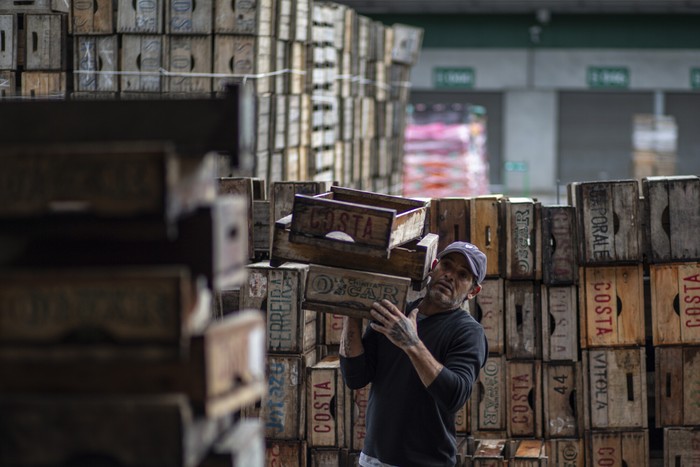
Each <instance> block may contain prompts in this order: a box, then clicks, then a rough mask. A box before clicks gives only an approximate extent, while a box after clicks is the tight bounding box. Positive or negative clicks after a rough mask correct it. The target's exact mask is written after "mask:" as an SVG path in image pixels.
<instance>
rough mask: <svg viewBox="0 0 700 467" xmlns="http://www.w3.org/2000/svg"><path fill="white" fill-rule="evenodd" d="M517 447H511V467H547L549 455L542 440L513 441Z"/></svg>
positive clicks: (509, 463) (509, 462)
mask: <svg viewBox="0 0 700 467" xmlns="http://www.w3.org/2000/svg"><path fill="white" fill-rule="evenodd" d="M511 442H512V443H514V444H516V446H511V452H512V454H511V459H510V460H509V461H508V465H509V466H513V467H547V453H546V452H545V442H544V440H542V439H522V440H511Z"/></svg>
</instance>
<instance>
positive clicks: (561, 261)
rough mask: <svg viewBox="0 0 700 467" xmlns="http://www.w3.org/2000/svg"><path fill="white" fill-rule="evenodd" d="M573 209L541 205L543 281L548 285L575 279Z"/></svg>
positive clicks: (575, 251)
mask: <svg viewBox="0 0 700 467" xmlns="http://www.w3.org/2000/svg"><path fill="white" fill-rule="evenodd" d="M577 245H578V238H577V231H576V208H574V207H573V206H542V282H544V283H545V284H547V285H564V284H575V283H576V282H577V281H578V265H577V251H578V246H577Z"/></svg>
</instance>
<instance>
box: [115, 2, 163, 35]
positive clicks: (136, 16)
mask: <svg viewBox="0 0 700 467" xmlns="http://www.w3.org/2000/svg"><path fill="white" fill-rule="evenodd" d="M116 3H117V10H116V11H117V32H118V33H127V34H162V33H163V16H164V8H163V3H164V2H163V0H151V1H149V2H131V1H130V0H117V2H116Z"/></svg>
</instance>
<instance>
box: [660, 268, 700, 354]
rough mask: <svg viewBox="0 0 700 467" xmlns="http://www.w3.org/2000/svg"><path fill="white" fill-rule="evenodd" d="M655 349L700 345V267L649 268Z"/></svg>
mask: <svg viewBox="0 0 700 467" xmlns="http://www.w3.org/2000/svg"><path fill="white" fill-rule="evenodd" d="M649 278H650V288H651V321H652V332H653V341H654V345H670V344H698V343H700V317H699V315H700V305H698V303H700V285H698V284H699V283H700V263H679V264H652V265H651V266H650V267H649Z"/></svg>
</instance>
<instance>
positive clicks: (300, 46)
mask: <svg viewBox="0 0 700 467" xmlns="http://www.w3.org/2000/svg"><path fill="white" fill-rule="evenodd" d="M297 1H299V0H297ZM303 1H307V2H308V0H303ZM288 54H289V68H290V71H289V73H288V76H287V77H286V79H287V81H288V84H287V86H288V88H289V93H290V94H292V95H301V94H303V92H304V88H305V83H304V75H305V72H306V47H305V44H304V43H303V42H290V43H289V52H288Z"/></svg>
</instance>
